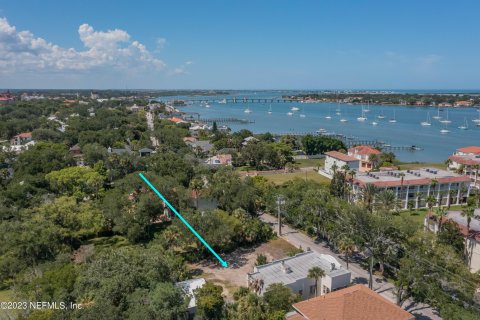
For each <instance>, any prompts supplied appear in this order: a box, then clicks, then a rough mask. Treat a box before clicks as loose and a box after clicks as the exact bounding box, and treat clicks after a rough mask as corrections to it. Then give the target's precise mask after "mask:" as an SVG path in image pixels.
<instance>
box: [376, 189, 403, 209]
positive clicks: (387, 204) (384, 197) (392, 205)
mask: <svg viewBox="0 0 480 320" xmlns="http://www.w3.org/2000/svg"><path fill="white" fill-rule="evenodd" d="M374 206H375V209H376V210H379V211H385V212H389V211H391V210H393V209H396V208H397V207H398V199H397V197H396V196H395V192H393V191H392V190H383V191H381V192H379V193H377V194H376V195H375V203H374Z"/></svg>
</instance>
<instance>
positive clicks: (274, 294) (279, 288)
mask: <svg viewBox="0 0 480 320" xmlns="http://www.w3.org/2000/svg"><path fill="white" fill-rule="evenodd" d="M263 299H264V300H265V302H266V303H267V304H268V308H269V310H270V311H271V312H275V311H283V312H287V311H289V310H290V309H291V308H292V304H294V303H295V302H298V301H299V300H300V297H299V296H298V295H296V294H294V293H293V292H292V291H291V290H290V289H289V288H287V287H285V286H284V285H283V284H281V283H273V284H271V285H269V286H268V287H267V290H266V291H265V293H264V294H263Z"/></svg>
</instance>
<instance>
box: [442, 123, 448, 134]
mask: <svg viewBox="0 0 480 320" xmlns="http://www.w3.org/2000/svg"><path fill="white" fill-rule="evenodd" d="M449 132H450V130H448V128H447V124H446V123H445V128H443V129H442V130H440V133H449Z"/></svg>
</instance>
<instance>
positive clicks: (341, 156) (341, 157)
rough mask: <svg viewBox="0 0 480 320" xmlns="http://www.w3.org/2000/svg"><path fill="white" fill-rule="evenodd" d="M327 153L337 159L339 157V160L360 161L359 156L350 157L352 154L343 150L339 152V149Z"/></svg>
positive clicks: (326, 153)
mask: <svg viewBox="0 0 480 320" xmlns="http://www.w3.org/2000/svg"><path fill="white" fill-rule="evenodd" d="M325 155H327V156H329V157H332V158H335V159H338V160H342V161H347V162H349V161H358V159H357V158H354V157H350V156H348V155H346V154H345V153H341V152H338V151H329V152H325Z"/></svg>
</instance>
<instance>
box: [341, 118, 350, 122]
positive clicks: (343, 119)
mask: <svg viewBox="0 0 480 320" xmlns="http://www.w3.org/2000/svg"><path fill="white" fill-rule="evenodd" d="M340 122H348V120H347V119H345V118H342V119H340Z"/></svg>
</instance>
